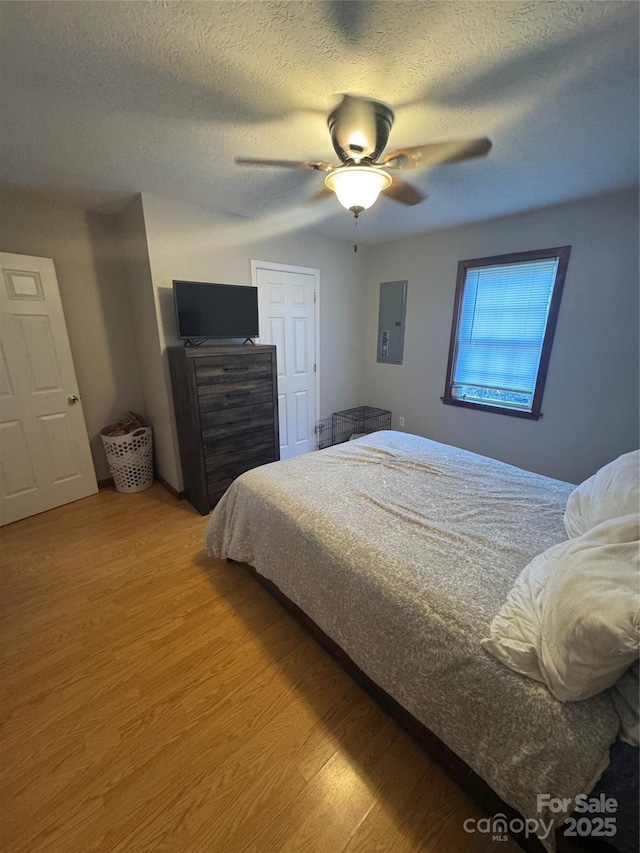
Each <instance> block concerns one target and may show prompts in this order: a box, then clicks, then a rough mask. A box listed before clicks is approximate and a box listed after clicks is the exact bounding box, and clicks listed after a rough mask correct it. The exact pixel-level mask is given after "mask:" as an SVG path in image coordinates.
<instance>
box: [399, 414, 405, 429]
mask: <svg viewBox="0 0 640 853" xmlns="http://www.w3.org/2000/svg"><path fill="white" fill-rule="evenodd" d="M398 426H401V427H403V426H404V418H403V417H402V415H400V417H399V418H398Z"/></svg>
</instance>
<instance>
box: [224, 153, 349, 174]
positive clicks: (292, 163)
mask: <svg viewBox="0 0 640 853" xmlns="http://www.w3.org/2000/svg"><path fill="white" fill-rule="evenodd" d="M236 163H237V164H238V165H239V166H275V167H276V168H278V169H313V170H314V171H316V172H330V171H331V170H332V169H333V166H332V165H331V163H323V162H322V161H321V160H252V159H247V158H246V157H236Z"/></svg>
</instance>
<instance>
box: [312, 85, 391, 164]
mask: <svg viewBox="0 0 640 853" xmlns="http://www.w3.org/2000/svg"><path fill="white" fill-rule="evenodd" d="M393 118H394V116H393V110H392V109H391V108H390V107H388V106H387V105H386V104H383V103H381V102H380V101H372V100H370V99H369V98H358V97H354V96H352V95H345V96H344V97H343V99H342V101H341V102H340V104H339V106H337V107H336V109H335V110H333V112H331V113H330V114H329V118H328V120H327V123H328V125H329V133H330V135H331V142H332V144H333V148H334V151H335V152H336V154H337V155H338V157H339V158H340V160H341V162H342V163H349V162H356V163H358V162H361V161H362V160H368V161H369V162H371V163H375V162H376V160H377V159H378V157H379V156H380V155H381V154H382V152H383V151H384V149H385V147H386V145H387V141H388V139H389V133H390V132H391V126H392V125H393Z"/></svg>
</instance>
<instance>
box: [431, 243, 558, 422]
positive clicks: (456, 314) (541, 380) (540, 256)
mask: <svg viewBox="0 0 640 853" xmlns="http://www.w3.org/2000/svg"><path fill="white" fill-rule="evenodd" d="M570 254H571V246H556V247H553V248H551V249H535V250H533V251H529V252H512V253H510V254H508V255H492V256H491V257H488V258H471V259H469V260H466V261H459V262H458V274H457V278H456V293H455V300H454V305H453V319H452V322H451V337H450V339H449V357H448V360H447V378H446V383H445V389H444V396H443V397H441V398H440V399H441V400H442V402H443V403H444V404H445V405H447V406H460V407H461V408H465V409H476V410H477V411H481V412H494V413H495V414H498V415H510V416H511V417H516V418H526V419H527V420H534V421H537V420H538V419H539V418H541V417H542V412H541V411H540V408H541V406H542V395H543V393H544V386H545V382H546V379H547V372H548V370H549V361H550V359H551V349H552V347H553V338H554V335H555V331H556V325H557V323H558V314H559V311H560V301H561V299H562V291H563V288H564V280H565V276H566V273H567V265H568V263H569V256H570ZM547 258H557V259H558V268H557V271H556V278H555V282H554V285H553V292H552V295H551V302H550V304H549V313H548V315H547V325H546V329H545V333H544V338H543V341H542V349H541V352H540V361H539V364H538V375H537V378H536V385H535V388H534V392H533V400H532V404H531V411H530V412H526V411H523V410H522V409H511V408H508V407H506V406H505V407H502V406H491V405H489V404H486V403H471V402H469V401H467V400H459V399H457V398H455V397H453V396H452V394H451V391H452V386H453V368H454V364H455V360H456V356H457V351H458V331H459V328H460V314H461V308H462V296H463V292H464V286H465V282H466V279H467V270H469V269H475V268H477V267H493V266H505V265H508V264H518V263H522V262H523V261H540V260H545V259H547Z"/></svg>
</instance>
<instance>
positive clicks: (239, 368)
mask: <svg viewBox="0 0 640 853" xmlns="http://www.w3.org/2000/svg"><path fill="white" fill-rule="evenodd" d="M222 369H223V370H224V372H225V373H234V372H236V371H238V370H249V365H248V364H245V365H243V366H242V367H223V368H222Z"/></svg>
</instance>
